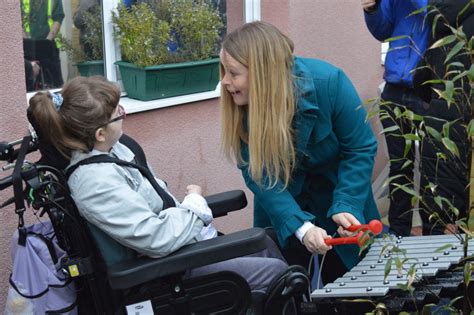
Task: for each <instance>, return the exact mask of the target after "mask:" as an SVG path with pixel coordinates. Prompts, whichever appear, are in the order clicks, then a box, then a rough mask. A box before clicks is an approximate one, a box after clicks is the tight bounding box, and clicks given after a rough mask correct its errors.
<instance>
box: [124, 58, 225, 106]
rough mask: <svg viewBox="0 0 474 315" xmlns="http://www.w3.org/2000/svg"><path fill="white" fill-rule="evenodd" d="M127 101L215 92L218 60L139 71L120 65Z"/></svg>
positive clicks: (166, 65) (217, 78)
mask: <svg viewBox="0 0 474 315" xmlns="http://www.w3.org/2000/svg"><path fill="white" fill-rule="evenodd" d="M115 64H116V65H118V67H119V70H120V75H121V77H122V83H123V86H124V88H125V91H126V92H127V94H128V97H130V98H134V99H138V100H142V101H149V100H154V99H161V98H167V97H173V96H178V95H185V94H193V93H199V92H205V91H213V90H215V88H216V85H217V83H218V82H219V58H213V59H208V60H202V61H192V62H182V63H172V64H164V65H159V66H149V67H143V68H142V67H138V66H136V65H134V64H131V63H128V62H125V61H117V62H116V63H115Z"/></svg>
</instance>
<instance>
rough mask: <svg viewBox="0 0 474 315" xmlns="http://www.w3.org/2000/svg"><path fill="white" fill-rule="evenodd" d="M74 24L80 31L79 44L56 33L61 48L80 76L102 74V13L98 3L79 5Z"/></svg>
mask: <svg viewBox="0 0 474 315" xmlns="http://www.w3.org/2000/svg"><path fill="white" fill-rule="evenodd" d="M74 25H75V26H76V27H77V28H78V29H79V31H80V35H79V38H80V44H79V45H78V44H77V43H74V42H73V41H71V40H69V39H67V38H66V37H64V36H63V35H62V34H61V33H60V34H58V40H59V42H60V44H61V50H62V51H65V52H66V54H67V55H68V58H69V59H70V60H71V61H72V62H73V64H74V65H75V66H76V67H77V69H78V71H79V73H80V74H81V75H82V76H93V75H104V61H103V37H102V15H101V9H100V6H99V5H97V4H96V5H93V6H92V7H89V8H81V7H79V9H78V11H77V12H76V14H75V16H74Z"/></svg>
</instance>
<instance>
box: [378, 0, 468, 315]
mask: <svg viewBox="0 0 474 315" xmlns="http://www.w3.org/2000/svg"><path fill="white" fill-rule="evenodd" d="M457 1H458V0H457ZM464 2H465V3H466V6H465V7H464V8H462V9H461V10H460V11H459V13H458V14H457V16H454V17H453V18H451V19H449V18H447V17H446V16H445V15H443V14H442V12H441V10H440V9H438V8H436V7H431V6H430V7H428V13H429V14H428V17H430V18H431V20H432V27H433V30H432V31H433V35H435V34H436V36H435V38H436V40H435V41H434V43H433V44H432V45H431V46H430V47H429V49H428V50H427V52H426V54H425V57H424V59H425V62H424V64H422V65H420V67H419V68H418V69H416V72H415V77H417V76H418V78H417V79H415V81H417V80H418V82H420V83H421V86H419V87H418V89H419V90H418V92H419V93H422V92H423V88H424V87H426V90H425V91H424V92H426V93H428V96H429V97H430V102H429V106H433V107H436V106H438V109H439V108H441V109H442V110H444V111H450V112H449V113H451V111H452V112H456V114H458V115H457V116H455V115H452V116H451V117H455V118H453V119H449V118H446V117H443V118H440V117H432V116H428V115H418V114H416V113H414V112H413V111H411V110H410V109H408V108H406V107H403V106H399V108H397V109H396V110H395V114H396V116H397V118H403V119H404V120H405V121H407V122H409V125H411V126H413V128H408V130H406V129H405V130H403V132H401V134H400V137H402V138H403V139H404V141H405V155H406V152H408V150H409V149H410V148H411V147H412V146H414V145H415V142H418V143H419V145H420V147H421V150H423V146H424V145H429V146H432V147H434V148H435V149H436V163H437V165H436V176H435V177H434V178H426V179H425V182H426V184H425V185H421V186H420V187H419V189H418V190H415V189H414V188H413V187H416V185H415V183H413V182H410V183H409V184H405V185H395V187H396V189H400V190H402V191H404V192H405V193H407V194H408V195H410V196H411V200H412V207H415V206H416V204H418V205H419V210H420V211H424V212H425V213H427V214H428V216H429V220H430V222H431V223H433V224H439V225H441V226H443V227H445V228H446V230H445V233H453V234H454V235H455V237H456V238H457V240H458V241H459V244H462V245H461V246H462V250H461V252H462V260H461V261H460V263H459V266H458V268H459V269H460V271H461V273H462V280H461V282H462V286H461V287H459V288H457V291H456V293H455V294H456V296H455V297H453V298H452V299H451V301H450V302H449V303H447V304H446V305H444V306H442V307H441V309H440V310H439V311H449V312H451V313H454V314H472V312H473V310H474V294H473V292H474V287H473V281H472V279H473V277H474V263H473V261H474V255H473V252H472V244H473V243H472V239H473V238H474V200H472V198H473V195H472V189H473V188H472V187H471V184H469V177H470V182H471V183H472V176H473V173H472V172H473V171H472V169H471V167H472V164H471V163H472V162H471V159H470V152H469V151H470V150H471V147H470V146H469V147H468V148H466V144H468V145H469V143H468V142H469V141H468V139H473V136H474V119H473V112H472V111H473V110H474V47H473V45H474V37H473V29H472V28H469V27H463V26H467V25H469V24H468V23H467V22H465V21H467V18H466V16H471V17H472V18H471V20H470V21H471V23H472V21H473V19H474V4H473V3H472V1H469V0H468V1H464ZM452 3H456V2H455V1H453V2H452ZM459 3H461V2H459ZM420 12H421V10H420V11H418V12H413V13H412V14H419V13H420ZM431 15H432V17H431ZM461 23H463V24H461ZM464 23H465V24H464ZM470 25H472V24H470ZM389 40H390V39H389ZM420 76H421V77H420ZM417 86H418V85H417ZM385 105H387V104H384V103H383V102H382V103H381V104H380V108H375V109H374V110H372V111H371V112H370V115H372V116H373V115H376V114H378V115H379V116H380V118H381V119H391V118H390V116H389V115H388V114H387V110H386V109H385V108H384V107H385ZM459 113H462V115H459ZM445 116H448V115H445ZM415 126H417V127H416V128H415ZM454 127H456V128H454ZM390 128H398V129H400V130H401V128H400V127H399V126H398V125H397V124H396V125H395V126H393V127H390ZM415 130H416V132H415ZM389 131H390V130H388V128H387V129H385V130H384V132H389ZM471 141H472V140H471ZM471 145H472V143H471ZM466 151H467V152H466ZM402 162H403V167H408V166H409V165H410V164H412V163H413V162H412V161H410V160H409V159H408V158H403V161H402ZM438 165H449V166H450V167H452V168H453V169H456V170H458V171H457V173H456V176H459V178H461V179H462V181H459V182H462V183H464V182H465V183H466V184H465V185H464V187H461V189H460V190H459V193H460V194H462V193H463V192H467V191H469V189H471V200H470V202H471V204H470V205H469V204H468V202H467V196H466V198H465V199H466V200H465V202H459V200H460V199H459V198H455V197H454V196H453V195H447V194H446V193H444V187H443V185H446V183H443V182H439V181H438V178H443V177H446V176H447V175H445V174H443V172H442V170H441V168H438ZM422 176H423V175H422ZM451 177H453V175H452V174H451ZM395 179H396V178H395V176H394V177H393V178H389V179H388V182H389V184H392V183H393V181H394V180H395ZM422 179H423V178H422ZM466 195H467V194H466ZM463 200H464V199H463ZM426 241H427V242H430V240H429V239H426ZM468 245H470V247H469V246H468ZM449 248H451V246H450V245H446V246H441V247H439V248H438V249H437V252H441V253H443V251H444V250H446V249H449ZM384 249H386V248H384ZM388 249H392V248H388ZM395 249H396V248H395ZM440 255H441V254H440ZM413 261H414V259H413V257H410V255H405V254H404V253H401V255H400V258H399V259H398V261H395V260H392V259H390V260H389V261H388V262H387V265H386V267H385V277H387V275H388V274H389V273H390V269H391V268H392V266H394V267H396V268H397V269H404V270H408V277H409V278H410V279H411V281H409V282H408V283H407V284H406V285H403V286H400V288H401V289H403V290H406V291H409V292H410V293H412V292H413V290H414V288H415V285H414V284H413V279H416V273H417V271H416V268H418V269H420V268H419V262H418V261H415V262H413ZM415 266H416V268H415ZM454 271H455V270H449V272H454ZM432 307H433V305H431V304H429V305H425V308H424V309H423V314H425V313H426V314H429V313H430V312H431V308H432Z"/></svg>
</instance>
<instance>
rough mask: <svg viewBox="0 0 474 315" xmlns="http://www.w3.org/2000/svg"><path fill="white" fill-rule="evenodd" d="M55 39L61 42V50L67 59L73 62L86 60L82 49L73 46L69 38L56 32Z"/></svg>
mask: <svg viewBox="0 0 474 315" xmlns="http://www.w3.org/2000/svg"><path fill="white" fill-rule="evenodd" d="M56 40H57V41H58V42H59V43H60V44H61V48H60V49H61V50H62V51H64V52H66V54H67V57H68V58H69V60H72V61H73V62H81V61H84V60H86V54H85V53H84V51H83V50H82V49H80V48H79V47H77V46H75V45H74V44H73V43H72V41H71V40H69V39H68V38H66V37H65V36H64V35H63V34H62V33H58V35H57V36H56Z"/></svg>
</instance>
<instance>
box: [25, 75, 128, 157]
mask: <svg viewBox="0 0 474 315" xmlns="http://www.w3.org/2000/svg"><path fill="white" fill-rule="evenodd" d="M61 95H62V97H63V103H62V105H61V106H60V107H59V109H58V110H57V109H56V107H55V105H54V103H53V100H52V95H51V94H50V93H49V92H38V93H36V94H35V95H34V96H33V97H32V98H31V99H30V102H29V103H30V107H31V110H32V114H33V116H34V118H35V120H36V122H37V123H38V125H39V126H40V127H41V132H42V134H43V136H44V137H45V138H46V139H47V140H48V141H49V142H51V143H52V144H53V145H54V146H55V147H56V148H57V149H58V150H59V151H60V152H61V153H62V154H63V155H65V156H66V157H70V155H71V151H74V150H81V151H83V152H89V151H91V150H92V149H93V148H94V144H95V131H96V130H97V129H98V128H99V127H101V126H105V125H106V124H107V122H108V121H109V120H110V117H111V116H112V114H113V112H114V110H115V108H116V107H117V105H118V103H119V100H120V89H119V88H118V86H117V85H115V84H113V83H111V82H109V81H107V80H106V79H105V78H104V77H101V76H94V77H76V78H74V79H72V80H70V81H68V82H67V83H66V84H65V85H64V87H63V89H62V91H61Z"/></svg>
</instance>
